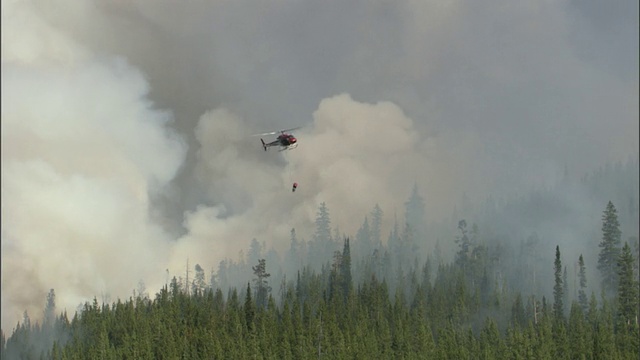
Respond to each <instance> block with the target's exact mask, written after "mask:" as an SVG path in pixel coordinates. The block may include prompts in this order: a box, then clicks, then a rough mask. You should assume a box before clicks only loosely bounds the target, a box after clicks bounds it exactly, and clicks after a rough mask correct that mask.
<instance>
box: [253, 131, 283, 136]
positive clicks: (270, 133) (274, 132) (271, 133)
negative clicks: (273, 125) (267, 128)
mask: <svg viewBox="0 0 640 360" xmlns="http://www.w3.org/2000/svg"><path fill="white" fill-rule="evenodd" d="M277 133H279V131H272V132H268V133H262V134H253V135H251V136H265V135H275V134H277Z"/></svg>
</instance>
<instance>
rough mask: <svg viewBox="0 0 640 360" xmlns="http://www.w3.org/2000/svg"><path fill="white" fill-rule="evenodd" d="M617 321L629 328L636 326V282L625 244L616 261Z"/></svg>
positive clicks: (629, 253) (628, 250) (627, 244)
mask: <svg viewBox="0 0 640 360" xmlns="http://www.w3.org/2000/svg"><path fill="white" fill-rule="evenodd" d="M618 277H619V283H618V319H619V322H620V324H621V325H622V326H624V327H626V328H630V327H631V326H634V325H635V326H637V324H638V282H637V280H636V279H635V276H634V274H633V255H632V254H631V247H629V243H625V244H624V247H623V248H622V253H621V255H620V257H619V259H618Z"/></svg>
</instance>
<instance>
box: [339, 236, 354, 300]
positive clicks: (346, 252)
mask: <svg viewBox="0 0 640 360" xmlns="http://www.w3.org/2000/svg"><path fill="white" fill-rule="evenodd" d="M340 275H341V280H342V292H343V294H344V298H345V300H346V299H347V297H348V296H349V294H350V293H351V289H352V287H353V280H352V279H351V247H350V246H349V238H345V239H344V247H343V249H342V261H341V262H340Z"/></svg>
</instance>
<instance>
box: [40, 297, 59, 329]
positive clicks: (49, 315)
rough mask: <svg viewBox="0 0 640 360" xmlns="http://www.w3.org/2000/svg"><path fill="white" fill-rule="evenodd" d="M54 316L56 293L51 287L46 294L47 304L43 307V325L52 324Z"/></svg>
mask: <svg viewBox="0 0 640 360" xmlns="http://www.w3.org/2000/svg"><path fill="white" fill-rule="evenodd" d="M55 318H56V293H55V291H54V290H53V289H51V290H49V294H47V304H46V306H45V308H44V320H43V326H52V325H53V323H54V321H55Z"/></svg>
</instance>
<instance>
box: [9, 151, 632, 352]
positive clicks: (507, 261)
mask: <svg viewBox="0 0 640 360" xmlns="http://www.w3.org/2000/svg"><path fill="white" fill-rule="evenodd" d="M637 174H638V163H637V160H634V161H630V162H629V163H627V164H625V165H620V166H617V165H616V166H607V167H604V168H603V169H602V170H600V171H599V172H596V173H594V174H592V175H590V176H586V177H583V178H582V180H581V181H577V182H575V183H572V182H570V181H569V180H567V181H565V182H562V183H560V184H558V185H557V186H556V187H553V188H550V189H545V190H536V191H533V192H532V193H530V194H529V195H528V196H522V197H519V198H515V199H507V200H504V201H502V203H496V201H487V202H485V203H483V204H480V205H469V208H465V207H458V209H457V210H456V211H457V212H458V213H463V214H464V217H459V218H458V219H457V220H455V221H450V222H449V223H448V224H447V223H446V222H444V223H433V222H426V221H424V219H425V218H428V217H429V214H425V213H424V208H425V207H424V202H425V201H426V200H425V199H424V198H423V197H422V196H421V195H420V194H419V189H418V188H417V187H414V189H413V190H412V192H411V195H410V197H409V199H408V200H407V202H406V209H405V210H406V211H405V214H404V215H405V216H404V218H405V219H406V220H405V221H402V222H400V221H398V220H396V222H395V226H394V227H393V228H392V229H391V231H390V232H389V233H388V234H383V233H382V232H383V231H382V230H381V225H380V224H381V219H382V217H383V216H386V215H385V214H384V212H383V210H382V209H381V208H380V207H379V206H375V207H374V208H373V209H372V211H371V213H370V214H367V215H366V216H363V217H364V221H363V223H362V225H361V226H360V230H359V231H358V233H357V234H355V235H354V236H351V235H346V234H341V233H340V232H339V231H338V230H336V229H335V227H332V219H331V217H330V209H329V207H328V205H327V204H324V203H323V204H321V205H320V206H319V208H318V214H317V221H316V231H315V233H314V234H313V235H312V236H311V238H310V239H309V240H308V241H305V240H304V239H302V238H299V237H298V235H297V234H296V231H295V229H292V230H291V239H290V244H291V246H290V248H289V250H288V251H287V252H286V253H284V254H278V253H277V252H276V251H275V250H273V249H268V248H267V247H266V245H265V244H264V243H261V242H260V241H258V240H257V239H253V240H252V241H251V242H250V246H249V249H248V251H247V253H246V255H244V254H243V255H242V256H241V257H240V258H239V259H237V260H233V259H227V260H224V261H222V262H221V263H220V264H219V265H218V267H217V269H215V271H211V273H210V275H209V276H208V277H207V276H206V274H205V270H204V268H203V267H202V266H201V265H200V264H195V265H193V266H191V265H187V268H186V270H187V271H186V272H185V274H181V275H179V276H175V277H173V279H172V280H171V281H170V282H169V283H168V284H167V285H166V286H165V287H163V288H162V289H160V290H159V291H158V292H157V293H156V294H153V295H151V296H149V295H148V294H147V293H146V291H145V289H144V284H143V283H141V286H140V288H139V289H137V290H136V291H134V292H133V295H132V296H131V297H130V298H129V299H118V300H116V301H115V302H108V301H107V302H104V301H99V300H98V298H95V299H94V300H93V302H91V303H86V304H84V305H83V306H82V307H81V308H79V309H78V311H77V312H76V313H75V314H74V315H73V316H69V315H68V313H67V312H66V311H64V312H62V313H59V312H58V311H57V310H56V305H55V291H54V290H53V289H52V290H51V292H50V293H49V295H48V297H47V299H43V300H46V302H45V309H44V315H45V316H44V320H43V321H42V323H39V322H35V323H32V322H31V320H30V319H29V314H27V313H26V312H25V314H24V319H23V321H22V322H21V323H19V324H18V325H17V326H16V328H15V329H13V332H12V334H11V335H10V336H9V337H8V338H7V337H6V335H5V334H4V333H3V334H2V338H1V345H2V346H1V348H2V358H3V359H18V358H25V359H31V358H33V359H35V358H41V357H43V358H52V359H81V358H91V359H121V358H124V359H141V358H143V359H146V358H149V359H176V358H184V359H212V358H265V359H267V358H268V359H306V358H331V359H340V358H358V359H360V358H362V359H371V358H388V359H398V358H407V359H423V358H437V359H463V358H471V359H555V358H557V359H601V358H614V359H615V358H620V359H637V358H638V356H639V350H638V349H639V346H640V342H639V340H638V339H639V335H640V334H639V330H638V309H639V301H638V219H637V211H638V206H637V202H638V197H637V196H638V193H637V176H638V175H637ZM634 177H635V178H634ZM629 179H631V180H629ZM634 180H635V182H634ZM604 199H606V200H604ZM594 204H598V207H599V208H598V209H597V210H595V212H596V214H597V216H593V214H591V213H592V212H593V211H594V210H591V208H592V207H595V205H594ZM580 205H583V207H584V208H586V210H585V209H584V208H582V209H581V208H580ZM634 214H635V217H634ZM581 217H586V218H585V219H581ZM334 221H335V220H334ZM336 223H339V221H336ZM563 224H564V225H565V227H566V229H564V230H563V231H562V232H560V229H562V225H563ZM447 227H448V228H449V229H448V230H447V229H446V228H447ZM572 231H575V232H576V233H578V235H576V236H568V235H566V234H571V233H572ZM554 234H555V235H557V236H555V237H554V236H553V235H554ZM559 234H564V235H559ZM581 237H583V239H582V240H580V241H578V240H576V239H580V238H581ZM183 275H184V276H183Z"/></svg>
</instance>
